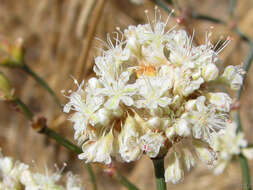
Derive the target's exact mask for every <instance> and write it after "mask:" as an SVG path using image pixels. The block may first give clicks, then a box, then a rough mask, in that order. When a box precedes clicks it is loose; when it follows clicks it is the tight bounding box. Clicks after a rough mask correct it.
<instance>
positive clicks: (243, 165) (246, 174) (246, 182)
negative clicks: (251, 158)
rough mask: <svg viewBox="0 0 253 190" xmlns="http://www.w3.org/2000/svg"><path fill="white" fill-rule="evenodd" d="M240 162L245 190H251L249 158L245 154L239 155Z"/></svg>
mask: <svg viewBox="0 0 253 190" xmlns="http://www.w3.org/2000/svg"><path fill="white" fill-rule="evenodd" d="M239 161H240V164H241V168H242V177H243V190H251V180H250V171H249V165H248V161H247V158H246V157H245V156H244V155H243V154H239Z"/></svg>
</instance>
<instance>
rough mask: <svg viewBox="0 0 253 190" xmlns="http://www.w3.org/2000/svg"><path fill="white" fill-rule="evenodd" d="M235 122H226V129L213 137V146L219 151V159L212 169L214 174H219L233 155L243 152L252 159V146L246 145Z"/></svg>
mask: <svg viewBox="0 0 253 190" xmlns="http://www.w3.org/2000/svg"><path fill="white" fill-rule="evenodd" d="M236 130H237V125H236V123H235V122H231V123H228V124H227V126H226V130H224V131H220V132H219V133H220V135H216V136H215V138H214V139H213V141H214V142H213V148H214V150H216V151H218V152H219V155H220V156H219V159H218V160H217V163H216V165H215V167H214V169H213V171H214V173H215V174H220V173H222V172H223V171H224V169H225V168H226V167H227V165H228V164H229V162H230V161H231V160H232V158H233V156H236V155H239V154H243V155H244V156H245V157H246V158H248V159H253V148H252V147H247V144H248V143H247V141H246V140H245V139H244V134H243V133H242V132H236Z"/></svg>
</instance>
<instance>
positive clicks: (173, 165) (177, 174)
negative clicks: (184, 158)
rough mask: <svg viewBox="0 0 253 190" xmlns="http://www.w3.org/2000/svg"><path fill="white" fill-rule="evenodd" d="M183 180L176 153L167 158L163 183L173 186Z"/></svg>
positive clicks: (182, 172) (182, 171) (181, 168)
mask: <svg viewBox="0 0 253 190" xmlns="http://www.w3.org/2000/svg"><path fill="white" fill-rule="evenodd" d="M183 178H184V170H183V166H182V163H181V162H180V159H179V155H178V153H176V152H173V153H171V155H170V156H169V161H168V167H167V169H166V171H165V181H166V182H172V183H174V184H176V183H179V182H180V181H182V180H183Z"/></svg>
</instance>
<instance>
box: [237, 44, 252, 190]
mask: <svg viewBox="0 0 253 190" xmlns="http://www.w3.org/2000/svg"><path fill="white" fill-rule="evenodd" d="M250 47H251V49H250V52H249V54H248V56H247V59H246V61H245V63H244V65H243V69H244V70H245V72H246V74H245V75H244V76H243V84H244V82H245V79H246V77H247V73H248V71H249V69H250V66H251V64H252V61H253V45H252V43H250ZM242 89H243V85H242V86H241V87H240V89H239V90H238V92H237V95H236V99H237V101H240V98H241V94H242ZM235 120H236V122H237V133H238V132H242V131H243V128H242V123H241V117H240V112H239V110H238V111H237V112H236V115H235ZM239 161H240V164H241V169H242V177H243V189H244V190H251V179H250V170H249V166H248V161H247V158H246V157H245V156H244V155H243V154H240V155H239Z"/></svg>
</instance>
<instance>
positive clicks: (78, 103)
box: [63, 81, 103, 139]
mask: <svg viewBox="0 0 253 190" xmlns="http://www.w3.org/2000/svg"><path fill="white" fill-rule="evenodd" d="M75 83H76V84H77V81H75ZM83 85H84V82H82V83H81V84H80V85H78V90H77V91H76V92H73V93H71V95H70V96H69V97H68V98H69V100H70V101H69V102H68V103H67V104H66V105H65V106H64V109H63V111H64V112H66V113H69V112H70V110H73V111H75V113H74V114H73V115H72V116H71V118H70V120H71V121H72V122H74V129H75V139H78V138H80V136H82V135H83V130H85V129H86V128H87V125H88V122H89V121H90V123H91V124H92V125H95V124H96V123H97V122H98V118H97V117H96V115H95V112H96V111H97V110H98V109H99V107H100V106H101V105H102V103H103V98H102V97H101V96H87V95H86V93H85V91H84V90H83V89H82V88H83Z"/></svg>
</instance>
